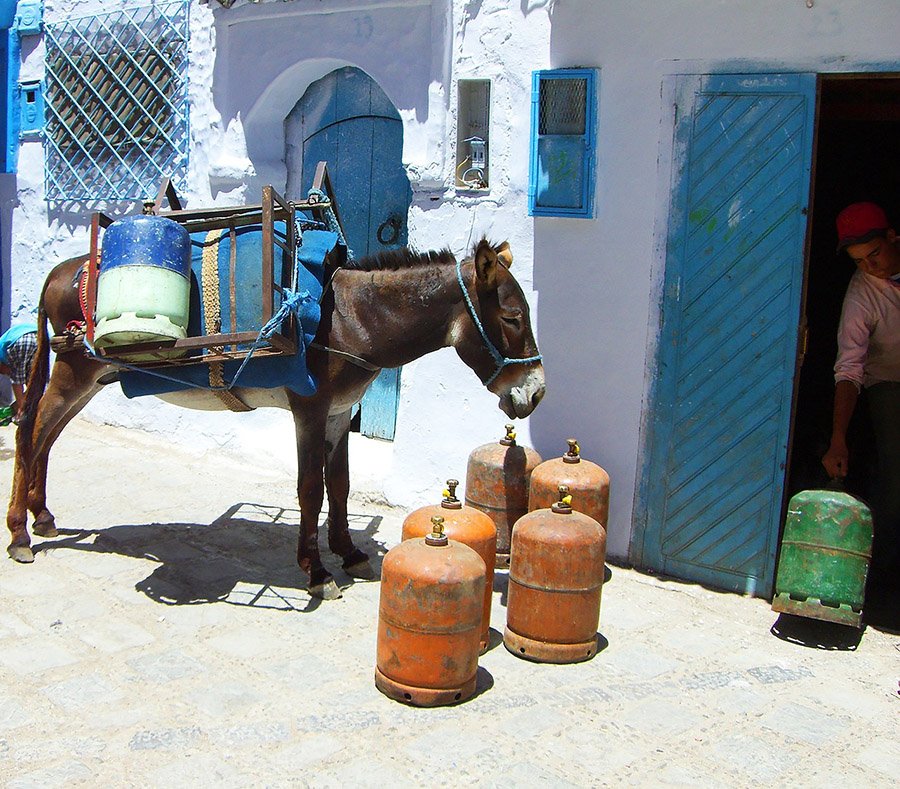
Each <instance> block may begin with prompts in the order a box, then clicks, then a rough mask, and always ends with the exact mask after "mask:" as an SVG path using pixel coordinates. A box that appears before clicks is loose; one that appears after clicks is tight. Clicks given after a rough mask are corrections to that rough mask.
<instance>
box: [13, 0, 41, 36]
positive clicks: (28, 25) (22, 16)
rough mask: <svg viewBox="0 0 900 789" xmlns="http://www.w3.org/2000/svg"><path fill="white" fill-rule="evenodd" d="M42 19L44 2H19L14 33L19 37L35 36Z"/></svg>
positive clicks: (25, 0)
mask: <svg viewBox="0 0 900 789" xmlns="http://www.w3.org/2000/svg"><path fill="white" fill-rule="evenodd" d="M43 19H44V0H19V4H18V6H17V7H16V23H15V27H16V32H17V33H18V34H19V35H20V36H36V35H39V34H40V32H41V24H42V22H43Z"/></svg>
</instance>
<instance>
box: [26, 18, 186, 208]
mask: <svg viewBox="0 0 900 789" xmlns="http://www.w3.org/2000/svg"><path fill="white" fill-rule="evenodd" d="M188 6H189V0H171V2H158V3H155V4H154V5H150V6H142V7H132V8H125V9H122V10H120V11H115V12H110V13H107V14H101V15H94V16H86V17H82V18H78V19H68V20H65V21H62V22H59V23H55V24H48V25H47V26H46V29H45V37H46V48H47V54H46V82H47V97H46V113H47V123H46V130H45V141H44V151H45V182H44V186H45V197H46V199H47V200H48V201H59V200H82V201H98V200H140V199H142V198H143V197H144V195H146V194H148V193H151V192H152V191H154V185H155V184H158V183H159V181H160V179H161V178H163V177H166V176H169V177H171V178H172V180H173V182H174V184H175V185H176V186H177V187H179V188H182V187H183V186H184V180H185V177H186V173H187V161H188V142H189V126H188V120H189V118H188V95H187V85H188V73H187V72H188V68H187V67H188V37H189V28H188Z"/></svg>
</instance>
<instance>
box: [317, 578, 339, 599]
mask: <svg viewBox="0 0 900 789" xmlns="http://www.w3.org/2000/svg"><path fill="white" fill-rule="evenodd" d="M309 594H310V597H317V598H319V600H337V599H338V598H339V597H342V593H341V587H339V586H338V585H337V584H336V583H335V582H334V579H333V578H329V579H328V580H327V581H325V583H322V584H315V585H314V586H310V587H309Z"/></svg>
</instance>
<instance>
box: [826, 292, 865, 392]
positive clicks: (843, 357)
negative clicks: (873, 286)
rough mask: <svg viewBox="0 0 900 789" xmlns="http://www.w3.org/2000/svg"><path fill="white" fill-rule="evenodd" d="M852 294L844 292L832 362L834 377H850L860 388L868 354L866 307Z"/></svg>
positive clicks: (836, 378)
mask: <svg viewBox="0 0 900 789" xmlns="http://www.w3.org/2000/svg"><path fill="white" fill-rule="evenodd" d="M854 295H855V294H847V297H846V298H845V299H844V306H843V308H842V309H841V322H840V324H839V325H838V333H837V340H838V353H837V360H836V361H835V363H834V380H835V383H836V382H838V381H852V382H853V383H855V384H856V388H857V389H859V388H860V387H861V386H862V385H863V375H864V372H865V365H866V357H867V356H868V354H869V337H870V336H871V334H872V329H873V327H872V326H870V325H869V320H870V318H869V311H868V310H867V309H866V308H865V306H864V305H863V303H862V302H861V301H860V300H859V298H858V297H854Z"/></svg>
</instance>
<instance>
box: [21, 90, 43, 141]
mask: <svg viewBox="0 0 900 789" xmlns="http://www.w3.org/2000/svg"><path fill="white" fill-rule="evenodd" d="M43 130H44V86H43V85H42V84H41V83H40V82H20V83H19V136H20V137H25V136H26V135H30V134H39V133H40V132H42V131H43Z"/></svg>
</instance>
